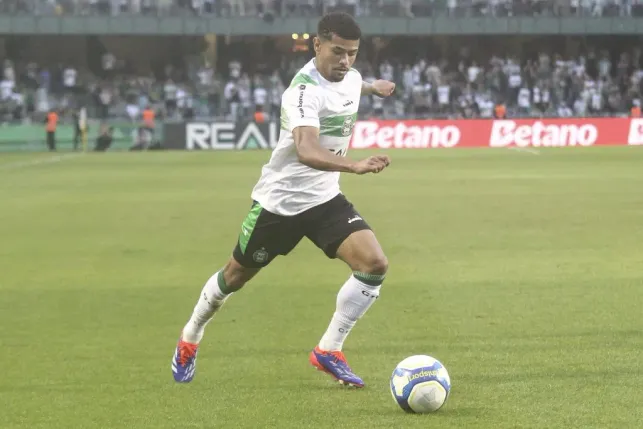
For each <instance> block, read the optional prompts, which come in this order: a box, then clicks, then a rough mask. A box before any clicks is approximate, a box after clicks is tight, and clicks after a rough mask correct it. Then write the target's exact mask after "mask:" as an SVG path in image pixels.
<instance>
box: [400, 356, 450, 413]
mask: <svg viewBox="0 0 643 429" xmlns="http://www.w3.org/2000/svg"><path fill="white" fill-rule="evenodd" d="M450 391H451V379H450V378H449V373H448V372H447V369H446V368H445V367H444V365H442V364H441V363H440V362H439V361H438V360H437V359H434V358H432V357H431V356H425V355H415V356H410V357H408V358H406V359H404V360H403V361H402V362H400V363H399V364H397V367H395V371H393V375H391V394H392V395H393V399H395V402H397V404H398V405H399V406H400V407H402V409H403V410H404V411H408V412H410V413H431V412H433V411H437V410H439V409H440V407H442V405H444V403H445V402H446V401H447V398H448V397H449V392H450Z"/></svg>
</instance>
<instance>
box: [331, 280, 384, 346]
mask: <svg viewBox="0 0 643 429" xmlns="http://www.w3.org/2000/svg"><path fill="white" fill-rule="evenodd" d="M381 279H382V280H383V279H384V276H381ZM381 287H382V285H381V282H380V284H379V285H377V286H372V285H368V284H366V283H364V282H363V281H360V280H358V279H357V278H355V276H353V275H351V276H350V277H349V278H348V280H347V281H346V283H344V286H342V288H341V289H340V290H339V293H338V294H337V307H336V310H335V314H334V315H333V319H332V320H331V321H330V324H329V325H328V329H327V330H326V333H325V334H324V335H323V336H322V338H321V341H320V342H319V348H320V349H322V350H325V351H337V350H341V349H342V346H343V345H344V341H345V340H346V337H347V336H348V334H349V333H350V331H351V329H353V326H355V323H356V322H357V320H358V319H359V318H360V317H362V316H363V315H364V313H366V310H368V309H369V308H370V307H371V305H373V303H374V302H375V300H376V299H377V297H378V296H379V295H380V288H381Z"/></svg>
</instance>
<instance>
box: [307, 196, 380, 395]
mask: <svg viewBox="0 0 643 429" xmlns="http://www.w3.org/2000/svg"><path fill="white" fill-rule="evenodd" d="M321 218H323V219H324V220H323V221H322V222H321V223H319V224H318V228H317V230H316V231H315V232H314V233H312V234H310V235H309V238H311V240H313V242H315V244H316V245H317V246H318V247H320V248H321V249H323V250H324V253H326V255H327V256H328V257H329V258H339V259H340V260H342V261H344V262H345V263H346V264H347V265H348V266H349V267H350V268H351V270H352V273H351V275H350V277H349V278H348V280H346V282H345V283H344V285H343V286H342V287H341V289H340V291H339V293H338V294H337V300H336V308H335V312H334V314H333V317H332V319H331V321H330V323H329V325H328V328H327V330H326V332H325V333H324V335H323V336H322V338H321V340H320V342H319V344H318V345H317V347H315V349H314V350H313V351H312V352H311V355H310V361H311V363H312V364H313V365H314V366H316V367H317V368H318V369H322V370H324V371H326V372H329V373H331V375H333V376H334V377H335V378H336V379H338V380H339V381H340V382H342V383H343V384H349V385H353V386H357V387H362V386H363V385H364V382H363V381H362V380H361V378H359V377H358V376H356V375H355V374H354V373H353V372H352V370H351V369H350V367H349V366H348V364H347V363H346V358H345V357H344V355H343V353H342V347H343V344H344V341H345V340H346V337H347V336H348V334H349V333H350V331H351V330H352V329H353V327H354V326H355V324H356V323H357V320H359V319H360V318H361V317H362V316H363V315H364V314H365V313H366V311H367V310H368V309H369V308H370V307H371V306H372V305H373V303H374V302H375V300H376V299H377V298H378V296H379V293H380V288H381V285H382V282H383V281H384V277H385V275H386V271H387V269H388V261H387V258H386V256H385V255H384V252H383V250H382V247H381V246H380V244H379V242H378V241H377V239H376V238H375V234H374V233H373V231H371V229H370V227H369V225H368V224H367V223H366V222H365V221H364V219H363V218H362V217H361V216H360V215H359V213H357V211H356V210H355V209H354V208H353V205H352V204H350V203H349V202H348V201H347V200H346V199H345V198H344V197H343V196H339V197H338V198H336V199H334V200H332V201H331V202H329V208H328V210H327V211H326V212H325V213H323V215H322V216H321Z"/></svg>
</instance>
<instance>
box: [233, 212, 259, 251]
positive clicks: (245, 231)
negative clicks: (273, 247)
mask: <svg viewBox="0 0 643 429" xmlns="http://www.w3.org/2000/svg"><path fill="white" fill-rule="evenodd" d="M262 209H263V207H261V204H259V203H256V204H255V205H253V206H252V208H251V209H250V212H249V213H248V215H247V216H246V218H245V219H244V220H243V224H241V234H239V247H240V248H241V253H243V254H245V253H246V247H248V242H249V241H250V236H252V231H254V229H255V225H257V219H259V215H260V214H261V210H262Z"/></svg>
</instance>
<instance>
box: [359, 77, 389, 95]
mask: <svg viewBox="0 0 643 429" xmlns="http://www.w3.org/2000/svg"><path fill="white" fill-rule="evenodd" d="M393 91H395V83H393V82H390V81H388V80H381V79H379V80H376V81H373V83H369V82H366V81H365V80H363V81H362V93H361V95H376V96H378V97H388V96H389V95H391V94H393Z"/></svg>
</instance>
